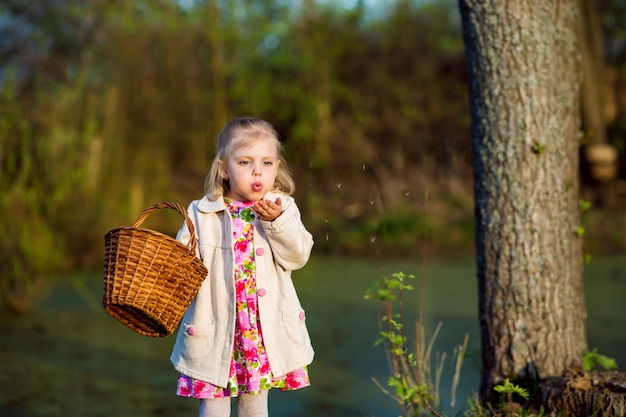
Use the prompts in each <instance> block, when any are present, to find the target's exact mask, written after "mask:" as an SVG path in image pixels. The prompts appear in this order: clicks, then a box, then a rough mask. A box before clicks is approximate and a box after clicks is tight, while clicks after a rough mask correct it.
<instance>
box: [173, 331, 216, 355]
mask: <svg viewBox="0 0 626 417" xmlns="http://www.w3.org/2000/svg"><path fill="white" fill-rule="evenodd" d="M181 325H182V326H183V332H182V333H183V340H182V342H183V346H182V352H181V353H182V356H184V357H185V358H187V359H198V358H203V357H206V356H207V354H208V352H209V347H210V346H211V345H212V344H213V339H214V336H215V328H214V326H213V325H208V326H207V325H202V326H198V325H195V324H191V323H182V324H181Z"/></svg>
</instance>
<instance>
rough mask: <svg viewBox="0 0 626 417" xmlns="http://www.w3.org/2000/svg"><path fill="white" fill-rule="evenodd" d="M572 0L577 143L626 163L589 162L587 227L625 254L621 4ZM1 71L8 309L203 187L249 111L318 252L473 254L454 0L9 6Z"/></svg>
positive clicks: (1, 198)
mask: <svg viewBox="0 0 626 417" xmlns="http://www.w3.org/2000/svg"><path fill="white" fill-rule="evenodd" d="M581 8H582V9H583V13H584V15H585V16H586V17H587V19H586V22H588V26H586V29H585V30H584V31H583V30H582V29H581V36H585V37H586V39H588V40H589V43H588V48H587V52H584V51H583V52H584V53H585V54H586V55H585V56H590V57H592V60H591V62H592V63H595V65H596V68H597V71H596V72H595V74H596V75H595V78H594V80H595V82H596V83H597V85H598V87H597V88H596V89H595V91H596V93H597V94H595V95H593V94H590V97H591V96H593V97H595V98H586V100H587V102H586V103H587V104H586V105H587V106H589V107H590V108H592V109H596V110H597V109H602V112H601V115H600V116H599V117H600V119H601V121H602V125H601V126H602V127H600V128H597V127H595V126H596V125H595V124H594V125H593V127H591V125H592V122H590V121H589V120H597V117H596V119H592V118H591V116H589V118H587V117H585V118H583V120H584V121H585V124H584V126H583V128H584V132H583V133H584V134H583V135H581V136H582V139H581V145H585V143H586V142H589V141H593V140H597V139H598V138H603V139H601V141H603V143H605V144H608V145H610V146H611V149H613V150H614V151H615V156H616V158H617V160H616V161H615V163H614V165H613V170H614V174H613V175H612V176H611V177H610V178H609V179H606V180H604V179H598V178H596V177H594V175H593V174H592V170H591V169H590V167H589V166H588V165H586V164H583V168H582V169H581V178H582V185H581V188H582V195H583V196H584V198H585V199H586V200H587V201H590V202H592V210H590V211H589V212H588V213H587V214H586V215H585V216H586V217H585V218H584V220H585V221H587V232H586V235H585V237H586V239H587V240H586V241H587V245H588V248H587V250H588V251H618V250H623V249H625V248H626V239H625V238H624V230H626V219H624V217H625V216H623V213H624V207H625V205H626V203H625V200H626V185H624V184H626V151H625V149H624V148H625V147H626V45H625V42H626V32H624V28H623V25H621V22H623V21H624V19H623V18H624V17H626V6H624V4H623V2H619V1H608V0H604V1H603V0H585V1H583V0H581ZM0 62H1V63H2V64H1V67H0V209H1V210H2V213H3V216H2V218H1V219H0V232H2V239H0V285H1V287H0V294H1V295H2V297H3V301H4V303H5V305H8V306H11V307H12V308H13V309H15V310H20V309H23V308H25V307H26V306H27V304H28V300H29V297H31V296H32V295H34V294H35V293H36V291H35V289H36V288H38V286H37V281H38V280H40V279H44V278H45V277H46V276H49V275H50V274H53V273H60V272H63V271H67V270H75V269H78V268H94V267H97V266H98V265H99V264H100V262H101V257H102V251H103V249H102V246H103V245H102V243H103V235H104V233H105V232H106V231H108V230H109V229H111V228H114V227H117V226H120V225H129V224H131V223H132V221H133V220H134V219H135V218H136V217H137V216H138V215H139V214H140V212H141V211H143V209H145V208H146V207H147V206H149V205H150V204H152V203H154V202H158V201H163V200H171V201H175V202H179V203H181V204H187V202H188V201H189V200H191V199H194V198H198V197H199V196H201V195H202V191H203V181H204V176H205V175H206V172H207V170H208V169H209V164H210V161H211V155H212V152H213V150H214V139H215V137H216V135H217V134H218V133H219V131H220V130H221V128H222V127H223V125H224V124H225V123H226V122H227V121H228V120H229V119H230V118H231V117H234V116H238V115H253V116H257V117H262V118H265V119H267V120H268V121H270V122H272V123H273V124H274V125H275V126H276V128H277V130H278V131H279V133H280V134H281V136H282V138H283V139H284V141H285V143H286V152H287V155H286V157H287V161H288V162H289V164H290V167H291V168H292V171H293V172H294V174H295V178H296V183H297V185H298V190H297V195H296V198H297V199H298V201H299V202H300V206H301V208H302V211H303V217H304V220H305V223H306V224H307V226H308V227H309V228H310V229H311V231H312V232H313V233H314V235H315V237H316V252H317V253H333V254H350V255H368V256H389V255H405V256H406V255H412V254H416V253H418V252H419V251H420V250H422V248H423V245H422V242H421V240H422V238H423V237H424V235H427V238H428V241H429V250H431V251H433V252H436V251H442V252H443V251H445V252H446V253H457V252H461V253H467V252H471V251H472V250H473V203H472V183H471V181H472V157H471V152H472V150H471V139H470V132H469V123H470V122H469V111H468V105H467V88H466V75H465V63H464V52H463V41H462V36H461V25H460V17H459V12H458V5H457V3H456V2H455V1H437V2H424V1H417V0H395V1H391V0H390V1H387V2H380V3H377V4H373V5H372V4H371V3H369V2H364V1H356V2H348V1H346V2H343V3H342V2H321V1H314V0H302V1H301V2H291V1H285V0H237V1H218V0H215V1H213V0H211V1H201V0H186V1H182V0H179V1H175V0H158V1H149V0H137V1H133V2H118V1H114V0H89V1H78V0H42V1H39V2H32V1H27V0H7V1H4V2H2V4H0ZM586 82H587V81H586ZM587 83H591V81H589V82H587ZM587 85H588V84H587ZM590 100H595V102H596V103H595V104H593V105H590V104H589V102H590ZM596 116H597V115H596ZM598 129H600V134H599V133H598V131H597V130H598ZM602 135H603V136H602ZM583 149H584V148H583V147H581V155H582V157H583V158H585V157H586V156H585V153H584V151H583ZM426 200H428V201H427V202H426ZM425 207H428V208H427V209H425ZM607 213H608V214H609V215H607ZM600 219H603V220H602V221H600ZM607 219H611V220H610V221H608V222H607ZM153 222H154V223H152V224H151V225H146V226H147V227H153V228H158V229H159V230H161V231H164V232H167V233H175V231H176V229H177V228H178V226H179V225H180V219H175V218H169V219H155V220H154V221H153Z"/></svg>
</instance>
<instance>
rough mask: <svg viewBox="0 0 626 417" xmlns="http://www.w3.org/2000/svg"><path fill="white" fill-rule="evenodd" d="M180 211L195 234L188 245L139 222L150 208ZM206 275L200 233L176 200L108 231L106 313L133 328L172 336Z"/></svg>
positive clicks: (155, 206)
mask: <svg viewBox="0 0 626 417" xmlns="http://www.w3.org/2000/svg"><path fill="white" fill-rule="evenodd" d="M163 208H171V209H174V210H177V211H178V212H180V213H181V214H182V215H183V217H184V218H185V222H186V224H187V227H188V228H189V231H190V233H191V238H190V240H189V245H188V247H186V246H184V245H183V244H181V243H180V242H178V241H176V240H175V239H173V238H171V237H170V236H167V235H165V234H162V233H159V232H155V231H152V230H148V229H143V228H140V227H139V226H140V225H141V223H143V221H144V220H145V219H146V218H147V217H148V216H149V215H150V213H152V212H154V211H156V210H159V209H163ZM206 275H207V269H206V267H205V266H204V264H203V263H202V261H201V260H200V259H198V257H196V235H195V231H194V227H193V224H192V222H191V219H190V218H189V216H187V212H186V211H185V209H184V208H183V207H182V206H181V205H179V204H176V203H168V202H163V203H158V204H155V205H153V206H150V207H148V208H147V209H146V210H145V211H144V212H143V213H142V214H141V215H140V216H139V217H138V218H137V220H135V223H134V224H133V226H132V227H119V228H117V229H113V230H111V231H109V232H108V233H107V234H106V235H105V255H104V296H103V298H102V305H103V306H104V309H105V310H106V312H107V313H109V314H110V315H111V316H113V317H115V318H116V319H117V320H119V321H120V322H121V323H122V324H123V325H125V326H126V327H128V328H130V329H131V330H134V331H135V332H137V333H139V334H142V335H146V336H153V337H165V336H169V335H171V334H172V333H173V332H174V330H176V328H177V327H178V324H179V323H180V320H181V319H182V316H183V314H184V313H185V310H186V309H187V307H189V304H190V303H191V301H192V299H193V298H194V297H195V296H196V294H197V292H198V289H199V288H200V285H201V284H202V282H203V281H204V279H205V277H206Z"/></svg>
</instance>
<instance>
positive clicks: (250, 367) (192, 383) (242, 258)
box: [176, 199, 310, 398]
mask: <svg viewBox="0 0 626 417" xmlns="http://www.w3.org/2000/svg"><path fill="white" fill-rule="evenodd" d="M224 201H225V203H226V206H227V207H228V210H229V211H230V214H231V217H232V225H233V242H234V252H235V276H234V279H235V297H236V309H237V312H236V314H237V321H236V324H235V342H234V346H233V355H232V358H231V361H230V373H229V378H228V384H227V386H226V387H225V388H224V387H217V386H215V385H212V384H210V383H209V382H204V381H199V380H197V379H194V378H191V377H188V376H186V375H180V376H179V377H178V388H177V391H176V394H177V395H179V396H183V397H192V398H221V397H236V396H237V395H239V394H244V393H246V394H255V393H259V392H260V391H261V390H268V389H270V388H280V389H281V390H283V391H285V390H296V389H299V388H304V387H307V386H309V385H310V382H309V374H308V368H307V367H306V366H305V367H304V368H301V369H298V370H296V371H293V372H289V373H288V374H287V375H282V376H278V377H274V375H272V371H271V369H270V364H269V362H268V360H267V354H266V352H265V347H264V346H263V333H262V331H261V322H260V317H259V311H258V306H257V288H256V277H255V270H256V266H255V262H254V247H253V236H254V223H253V221H254V212H253V211H252V210H250V207H251V206H252V205H253V204H254V203H253V202H239V201H234V200H228V199H224Z"/></svg>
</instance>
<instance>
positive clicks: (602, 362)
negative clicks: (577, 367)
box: [583, 349, 617, 372]
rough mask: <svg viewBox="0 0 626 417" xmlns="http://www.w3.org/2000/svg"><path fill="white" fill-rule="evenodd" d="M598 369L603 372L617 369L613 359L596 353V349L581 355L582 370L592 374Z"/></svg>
mask: <svg viewBox="0 0 626 417" xmlns="http://www.w3.org/2000/svg"><path fill="white" fill-rule="evenodd" d="M599 368H601V369H604V370H607V371H608V370H611V369H617V362H615V359H613V358H609V357H608V356H605V355H602V354H600V353H598V349H594V350H592V351H590V352H589V351H588V352H585V353H584V354H583V369H584V370H585V371H587V372H593V371H596V370H598V369H599Z"/></svg>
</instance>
